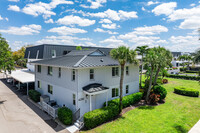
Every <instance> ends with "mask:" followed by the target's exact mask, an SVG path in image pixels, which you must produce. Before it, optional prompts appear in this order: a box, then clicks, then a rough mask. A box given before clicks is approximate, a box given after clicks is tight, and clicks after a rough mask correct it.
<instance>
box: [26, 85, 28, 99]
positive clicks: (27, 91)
mask: <svg viewBox="0 0 200 133" xmlns="http://www.w3.org/2000/svg"><path fill="white" fill-rule="evenodd" d="M26 89H27V96H28V83H27V88H26Z"/></svg>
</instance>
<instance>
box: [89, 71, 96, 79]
mask: <svg viewBox="0 0 200 133" xmlns="http://www.w3.org/2000/svg"><path fill="white" fill-rule="evenodd" d="M90 70H91V69H90ZM90 70H89V79H90ZM94 79H95V74H94V69H93V79H90V80H91V81H94Z"/></svg>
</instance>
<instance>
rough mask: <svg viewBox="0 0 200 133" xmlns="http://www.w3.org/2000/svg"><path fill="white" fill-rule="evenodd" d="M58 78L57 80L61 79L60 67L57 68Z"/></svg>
mask: <svg viewBox="0 0 200 133" xmlns="http://www.w3.org/2000/svg"><path fill="white" fill-rule="evenodd" d="M58 77H59V78H60V77H61V68H60V67H59V68H58Z"/></svg>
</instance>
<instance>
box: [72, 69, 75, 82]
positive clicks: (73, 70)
mask: <svg viewBox="0 0 200 133" xmlns="http://www.w3.org/2000/svg"><path fill="white" fill-rule="evenodd" d="M73 72H74V74H73ZM73 76H74V79H73ZM71 80H72V81H75V80H76V70H75V69H72V71H71Z"/></svg>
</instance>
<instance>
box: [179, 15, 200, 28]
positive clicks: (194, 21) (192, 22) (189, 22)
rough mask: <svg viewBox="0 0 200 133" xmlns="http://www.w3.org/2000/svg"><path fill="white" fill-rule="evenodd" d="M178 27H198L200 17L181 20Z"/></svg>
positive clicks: (199, 25)
mask: <svg viewBox="0 0 200 133" xmlns="http://www.w3.org/2000/svg"><path fill="white" fill-rule="evenodd" d="M179 28H181V29H197V28H200V17H191V18H189V19H185V20H184V21H183V22H181V24H180V26H179Z"/></svg>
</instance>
